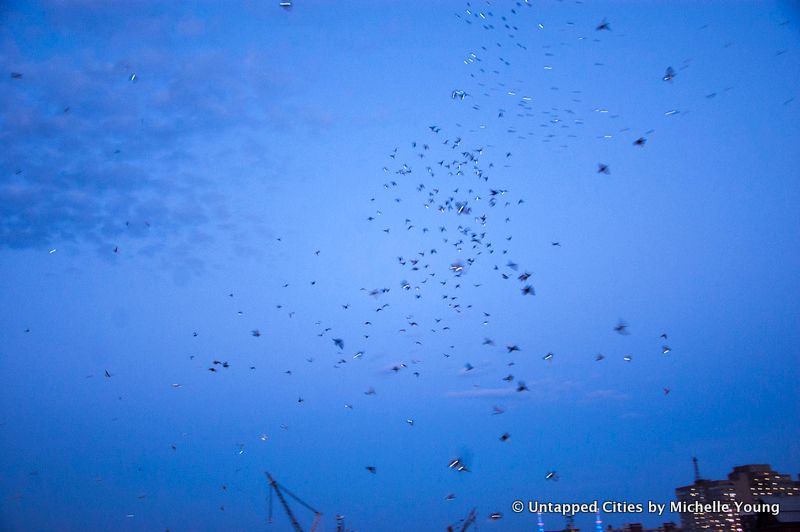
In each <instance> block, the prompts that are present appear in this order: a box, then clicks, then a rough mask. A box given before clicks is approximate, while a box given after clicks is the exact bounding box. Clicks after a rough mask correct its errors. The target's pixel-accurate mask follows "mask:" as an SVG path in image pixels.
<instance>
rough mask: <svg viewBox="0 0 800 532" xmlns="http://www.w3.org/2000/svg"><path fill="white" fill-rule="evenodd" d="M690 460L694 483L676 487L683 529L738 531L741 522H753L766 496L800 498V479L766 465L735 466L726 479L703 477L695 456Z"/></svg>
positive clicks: (709, 531) (691, 531) (715, 531)
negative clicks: (692, 466) (706, 478)
mask: <svg viewBox="0 0 800 532" xmlns="http://www.w3.org/2000/svg"><path fill="white" fill-rule="evenodd" d="M692 460H693V461H694V476H695V480H694V483H693V484H691V485H689V486H683V487H681V488H677V489H675V494H676V495H677V497H678V503H677V511H678V513H679V514H680V516H681V527H682V528H683V530H684V531H686V532H695V531H703V532H712V531H713V532H718V531H719V532H740V531H741V530H742V529H743V525H744V521H747V522H748V523H749V524H750V525H752V524H753V523H755V521H754V520H753V519H752V517H753V516H754V515H755V514H757V513H758V512H759V511H760V510H759V508H760V505H761V504H762V503H763V502H764V499H765V498H777V500H781V499H782V498H783V497H795V496H797V497H800V480H797V481H796V480H792V478H791V477H790V476H789V475H784V474H781V473H777V472H775V471H773V470H772V467H770V466H769V465H767V464H749V465H743V466H737V467H734V468H733V471H732V472H731V473H730V474H729V475H728V479H727V480H705V479H703V478H701V477H700V470H699V468H698V466H697V459H696V458H693V459H692ZM745 528H750V526H748V527H745Z"/></svg>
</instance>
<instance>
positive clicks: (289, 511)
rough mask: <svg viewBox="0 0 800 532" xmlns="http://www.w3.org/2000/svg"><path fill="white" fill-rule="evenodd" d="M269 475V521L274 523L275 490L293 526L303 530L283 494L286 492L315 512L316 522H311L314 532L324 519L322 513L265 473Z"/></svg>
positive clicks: (299, 531)
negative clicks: (273, 496) (273, 494)
mask: <svg viewBox="0 0 800 532" xmlns="http://www.w3.org/2000/svg"><path fill="white" fill-rule="evenodd" d="M265 474H266V475H267V481H268V482H269V487H270V490H269V522H270V523H272V492H273V491H274V492H275V495H277V496H278V500H279V501H280V502H281V505H282V506H283V509H284V510H285V511H286V515H288V516H289V520H290V521H291V522H292V528H294V530H295V532H303V528H302V527H301V526H300V523H298V522H297V518H296V517H295V516H294V514H293V513H292V509H291V508H289V503H288V502H287V501H286V497H284V496H283V494H284V493H286V495H288V496H289V497H291V498H292V499H294V500H295V501H297V502H298V503H300V504H301V505H303V506H304V507H305V508H307V509H309V510H311V511H312V512H314V522H313V523H311V529H310V532H314V531H315V530H316V529H317V526H318V525H319V522H320V520H321V519H322V513H321V512H319V511H317V510H315V509H314V508H312V507H311V506H310V505H309V504H308V503H306V502H305V501H303V500H302V499H301V498H300V497H298V496H297V495H295V494H294V493H292V492H291V491H289V490H288V489H286V487H285V486H281V485H280V484H278V482H277V481H276V480H275V479H274V478H272V475H270V474H269V473H265Z"/></svg>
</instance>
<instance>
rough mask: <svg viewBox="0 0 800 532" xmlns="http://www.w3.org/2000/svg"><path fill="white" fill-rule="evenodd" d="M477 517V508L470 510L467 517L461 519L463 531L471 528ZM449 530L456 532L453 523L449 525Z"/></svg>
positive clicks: (448, 531)
mask: <svg viewBox="0 0 800 532" xmlns="http://www.w3.org/2000/svg"><path fill="white" fill-rule="evenodd" d="M476 517H477V514H476V513H475V508H473V509H472V510H470V512H469V514H467V517H466V518H465V519H463V520H462V521H461V532H465V531H466V530H467V529H468V528H469V525H471V524H472V523H474V522H475V519H476ZM456 526H458V525H456ZM447 532H455V528H454V527H453V525H450V526H448V527H447Z"/></svg>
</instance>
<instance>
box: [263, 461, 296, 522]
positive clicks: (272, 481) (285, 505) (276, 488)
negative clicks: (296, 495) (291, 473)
mask: <svg viewBox="0 0 800 532" xmlns="http://www.w3.org/2000/svg"><path fill="white" fill-rule="evenodd" d="M266 475H267V479H268V480H269V485H270V487H271V488H272V489H273V490H274V491H275V495H277V496H278V500H279V501H281V505H282V506H283V509H284V510H285V511H286V515H288V516H289V520H290V521H291V522H292V527H293V528H294V529H295V532H303V529H302V528H301V527H300V523H298V522H297V518H295V516H294V514H293V513H292V509H291V508H289V503H288V502H286V498H285V497H284V496H283V493H281V488H280V486H279V485H278V483H277V482H276V481H275V479H274V478H272V475H270V474H269V473H267V474H266Z"/></svg>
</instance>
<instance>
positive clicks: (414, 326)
mask: <svg viewBox="0 0 800 532" xmlns="http://www.w3.org/2000/svg"><path fill="white" fill-rule="evenodd" d="M279 6H280V7H281V8H283V9H285V10H290V9H292V8H293V2H291V1H282V2H280V3H279ZM508 6H510V7H507V8H505V9H504V8H501V7H499V6H498V7H493V6H491V5H489V3H488V2H487V6H485V8H476V7H475V6H473V5H472V4H471V3H470V2H468V3H467V4H466V7H465V9H464V10H463V11H462V12H460V13H457V14H456V16H457V17H458V19H459V20H461V21H463V23H465V24H468V25H472V26H476V27H478V28H480V29H482V30H484V31H485V32H487V33H486V35H487V36H489V38H490V39H492V40H494V41H495V42H494V45H488V44H487V45H486V46H482V47H480V48H479V49H478V50H476V51H472V52H469V53H468V55H467V56H466V58H465V59H464V64H465V65H466V67H467V69H468V72H469V78H470V81H469V82H468V85H469V86H467V87H458V88H453V89H452V91H451V92H450V94H449V100H450V101H449V103H451V104H452V105H457V106H461V107H462V109H463V112H464V116H465V119H464V121H467V120H469V119H470V118H471V117H477V119H478V123H477V124H476V127H474V128H472V129H469V128H465V127H464V126H462V125H461V124H455V125H447V126H446V125H439V124H430V125H429V126H428V127H427V128H426V130H425V131H423V132H420V137H419V139H416V140H408V141H405V142H404V143H402V145H400V144H399V145H398V146H396V147H393V148H391V149H389V150H387V152H386V154H385V162H384V164H383V165H382V167H381V168H380V169H376V170H379V173H380V175H381V176H382V183H381V186H380V189H379V190H377V191H376V192H375V195H374V196H373V197H371V198H370V199H369V201H368V205H366V206H365V213H364V220H365V221H366V222H367V224H369V227H370V228H371V229H372V231H373V232H374V233H375V234H376V235H378V236H379V237H380V238H387V239H396V240H397V241H398V242H399V243H401V245H405V243H408V242H411V243H413V244H411V245H412V246H413V247H409V248H407V250H406V252H405V253H403V254H402V255H400V256H397V257H396V258H395V259H394V263H395V264H394V265H395V266H396V267H399V268H400V269H401V270H402V271H403V275H402V277H398V278H396V279H395V280H393V281H392V282H391V285H390V286H384V287H377V288H367V287H364V288H361V290H360V291H361V295H360V297H363V298H366V300H367V301H370V302H374V304H373V305H372V312H371V315H369V316H366V317H365V316H362V317H360V318H359V319H357V325H355V326H354V327H353V328H351V329H348V330H342V331H338V330H337V331H334V329H333V328H332V327H330V326H325V325H324V324H323V323H322V322H321V321H316V322H315V323H314V325H315V327H317V328H318V329H317V330H318V332H317V335H318V336H319V337H323V338H324V337H327V338H329V339H330V343H329V344H328V345H329V346H330V349H331V352H332V353H333V354H334V355H335V357H336V362H335V363H334V367H335V368H344V367H346V365H347V364H354V363H359V361H360V360H363V359H365V358H369V355H368V354H367V350H366V348H365V347H363V346H364V345H366V344H367V342H368V341H369V340H370V338H371V336H373V333H372V331H373V330H375V329H376V327H375V325H376V324H377V323H378V322H379V320H392V319H395V318H394V315H393V316H392V317H386V318H384V316H386V315H387V314H389V313H388V312H387V310H388V309H389V308H390V305H391V303H389V302H387V301H383V300H382V298H385V297H386V295H387V294H388V293H390V292H399V293H400V294H402V296H401V297H402V298H404V299H403V301H404V304H405V305H407V307H408V308H411V306H412V304H413V303H414V302H415V301H417V300H424V304H425V305H426V307H425V312H424V313H425V314H428V315H431V316H434V315H435V316H436V317H434V318H430V319H429V318H421V317H418V316H415V315H414V314H412V313H409V312H403V317H402V321H401V322H400V323H399V324H395V323H392V325H396V327H393V328H392V330H396V332H397V334H399V335H400V337H401V339H402V340H401V341H408V342H413V343H412V344H410V347H412V348H414V349H416V350H417V351H423V352H424V351H425V349H426V346H425V343H424V342H425V338H426V335H428V334H430V335H434V334H438V333H444V332H447V331H449V330H450V328H451V324H452V322H453V320H469V321H470V323H472V320H475V319H476V317H477V324H483V325H485V324H488V323H489V320H490V319H491V318H492V315H491V313H489V312H486V311H484V310H481V309H479V308H476V307H477V306H479V305H480V302H481V301H485V298H488V297H489V296H490V295H492V294H493V293H494V292H492V294H489V293H488V292H490V291H491V290H490V289H489V288H487V287H486V286H485V284H486V279H487V277H485V276H484V277H480V276H471V275H469V272H470V271H471V270H473V269H476V268H478V269H480V270H481V271H482V272H489V275H491V276H495V278H496V279H498V280H500V281H502V282H506V281H507V282H508V283H507V284H508V285H510V286H512V287H513V288H509V289H508V292H507V294H505V293H502V294H499V297H501V298H504V297H522V298H526V300H529V301H531V302H533V301H535V298H536V284H535V282H534V274H533V273H532V268H530V267H524V266H522V265H520V264H519V263H518V262H517V261H516V260H514V258H513V255H514V250H513V248H512V244H511V242H512V236H513V235H511V234H509V233H510V232H509V231H508V230H507V228H508V227H510V222H511V220H512V217H514V216H515V215H516V213H518V212H520V210H523V209H524V208H525V207H524V204H525V200H524V198H522V197H519V196H516V195H515V194H514V193H513V192H512V186H511V184H508V183H502V182H500V181H503V177H502V176H503V170H504V169H506V168H510V167H511V164H512V162H513V161H514V157H515V154H514V152H513V151H512V150H506V149H498V148H497V147H496V146H493V145H491V144H490V143H484V142H482V137H481V134H482V132H483V131H484V129H485V127H486V125H487V124H491V125H492V126H493V127H495V128H496V129H502V130H504V131H505V133H507V134H508V135H510V137H511V138H512V139H515V140H518V141H530V140H531V139H534V138H535V139H538V140H540V141H541V142H543V143H559V142H560V144H559V146H560V147H566V146H567V145H568V144H567V143H568V142H569V141H570V140H571V139H572V138H574V137H575V134H574V133H572V131H573V129H575V128H579V127H580V126H581V125H582V123H583V121H582V119H581V118H580V111H579V109H582V108H583V107H584V105H583V102H582V100H581V91H579V90H575V91H572V92H571V93H570V96H569V98H570V101H571V102H572V104H573V106H572V107H563V108H555V107H550V108H549V109H540V108H538V107H535V106H534V104H533V98H532V97H531V96H528V95H527V94H525V92H524V91H523V90H522V89H521V88H520V87H519V84H520V83H518V82H515V84H511V83H509V82H508V81H507V79H508V77H509V75H510V72H511V67H512V64H511V60H510V57H511V56H512V55H513V54H519V53H532V52H529V47H531V46H530V45H529V43H526V42H525V40H526V39H529V38H531V31H530V28H531V27H532V19H530V18H527V19H526V18H525V16H526V14H525V11H526V10H528V9H530V8H532V2H530V1H528V0H524V1H517V2H515V3H513V4H512V3H509V4H508ZM501 11H502V12H501ZM567 24H568V26H572V25H573V24H572V23H567ZM538 26H539V27H540V28H541V27H542V25H541V24H539V25H538ZM533 27H536V24H534V25H533ZM587 30H588V31H591V32H594V34H595V35H596V38H601V37H602V36H603V35H604V34H608V33H610V32H612V26H611V22H610V21H608V20H607V19H605V18H604V19H602V20H600V21H599V22H597V23H596V25H595V26H594V28H587ZM544 49H545V50H546V51H545V53H544V57H545V61H546V62H547V64H546V65H545V66H544V69H545V70H547V69H548V68H552V65H551V63H552V62H555V61H556V60H557V59H556V54H555V52H554V51H553V50H552V49H550V48H549V47H547V46H545V47H544ZM656 75H658V74H656ZM677 76H678V73H677V72H676V70H675V69H674V68H673V67H671V66H667V67H666V68H665V69H664V70H663V74H660V77H661V80H662V81H663V82H664V83H673V82H674V80H675V79H676V77H677ZM11 77H12V78H13V79H15V80H21V79H22V77H23V75H22V73H19V72H12V73H11ZM129 80H130V81H131V82H136V81H137V76H136V74H131V75H130V77H129ZM555 89H557V88H555ZM714 94H715V93H714ZM447 96H448V95H443V99H445V98H447ZM500 98H503V100H502V102H501V103H500V104H498V103H497V101H498V100H499V99H500ZM509 102H511V104H510V105H509ZM512 106H513V107H512ZM594 111H597V112H607V111H605V110H594ZM470 112H474V113H476V114H472V115H469V116H467V115H468V113H470ZM677 112H678V111H677V110H672V111H669V112H668V113H673V114H674V113H677ZM539 115H544V121H543V122H541V123H539V124H538V125H539V126H540V130H539V131H538V132H536V131H527V132H526V131H521V130H520V129H518V126H517V125H516V124H517V123H519V122H525V121H527V123H529V124H533V123H534V121H535V120H536V119H537V118H541V117H540V116H539ZM512 117H515V118H518V119H520V120H518V121H514V122H512V121H511V120H510V118H512ZM543 130H544V133H542V131H543ZM628 132H629V130H628V129H625V130H622V131H621V133H628ZM652 133H653V130H652V129H650V130H647V131H645V132H643V133H642V134H632V135H631V136H630V137H629V142H630V144H629V146H631V148H630V149H637V150H638V149H646V148H645V147H646V145H647V142H648V138H649V136H650V135H651V134H652ZM592 172H593V173H597V174H601V175H610V174H611V166H610V164H609V163H608V162H605V161H599V162H597V167H596V169H592ZM512 184H513V183H512ZM397 213H401V215H400V217H399V218H397V217H396V215H397ZM126 224H127V222H126ZM148 226H149V223H148ZM397 235H400V236H397ZM277 240H278V242H281V241H282V239H281V238H278V239H277ZM549 244H550V246H549V248H551V249H553V251H554V252H555V251H556V250H557V248H561V246H562V243H561V242H560V241H558V240H552V241H550V243H549ZM564 245H568V243H567V242H565V243H564ZM53 252H55V249H53V250H51V251H50V253H53ZM112 252H113V253H115V254H117V253H119V252H120V248H119V246H114V247H113V250H112ZM321 254H324V250H323V249H318V250H315V251H314V252H313V255H314V256H315V257H319V256H320V255H321ZM445 257H459V258H458V259H457V260H448V259H447V258H445ZM312 260H313V259H312ZM476 280H481V281H484V282H475V281H476ZM309 283H310V285H311V286H314V285H316V280H311V281H309ZM289 286H290V283H288V282H287V283H285V284H283V288H288V287H289ZM228 296H229V297H233V294H228ZM353 296H354V297H355V294H353ZM393 301H396V299H395V300H393ZM395 304H396V303H395ZM276 308H277V310H279V311H283V312H286V313H287V315H288V317H289V318H291V317H293V316H294V311H290V310H288V309H285V308H284V306H283V305H282V304H279V305H276ZM403 310H404V311H405V310H407V309H405V308H404V309H403ZM341 311H342V312H349V313H350V314H351V315H352V314H354V311H353V310H352V309H351V305H350V303H348V302H343V303H341ZM609 329H610V332H613V333H616V334H618V335H621V336H627V335H629V334H630V332H629V326H628V324H627V323H626V322H625V321H623V320H619V321H618V322H617V323H616V325H613V322H611V323H610V324H609ZM25 332H30V329H26V331H25ZM412 332H413V334H411V333H412ZM250 334H251V335H252V337H255V338H260V337H261V336H262V332H261V330H260V329H257V328H256V329H252V330H251V332H250ZM192 335H193V336H194V337H198V336H199V333H198V332H197V331H194V332H192ZM373 340H374V339H373ZM395 341H396V340H395V339H391V340H390V342H395ZM653 341H654V345H655V346H658V345H659V344H660V353H661V354H663V355H665V356H666V355H669V354H670V353H671V352H672V348H671V347H670V346H669V345H668V343H667V341H668V335H667V333H663V334H661V336H660V338H658V339H655V338H654V339H653ZM353 345H356V346H357V347H356V348H353V347H352V346H353ZM469 347H470V348H471V349H473V350H474V349H492V348H497V349H498V351H500V352H501V353H503V354H504V355H506V356H507V357H514V356H517V354H518V353H522V352H523V347H521V346H520V345H518V344H516V343H511V342H505V343H503V344H501V346H500V347H497V345H496V343H495V340H494V339H492V338H488V337H486V338H484V340H483V341H482V342H481V344H480V345H476V346H469ZM456 351H457V350H456V346H455V345H449V349H447V350H446V351H445V352H443V353H441V355H439V354H436V355H435V356H443V357H444V358H445V359H452V360H453V362H454V363H455V366H454V367H453V373H454V374H469V373H470V372H474V370H475V369H476V368H475V366H474V365H473V364H471V363H470V361H468V360H458V358H459V355H457V354H456ZM525 354H527V353H525ZM423 356H427V355H423ZM190 358H191V359H194V358H195V356H194V355H192V356H190ZM541 359H542V360H543V361H545V362H548V363H551V362H554V361H555V363H557V361H558V356H557V354H555V353H553V352H550V351H548V352H546V353H544V354H542V355H541ZM593 359H594V362H595V363H602V362H603V361H604V360H605V359H606V356H605V355H603V354H600V353H598V354H596V355H593ZM622 359H623V360H624V361H625V362H627V363H633V359H634V357H633V355H632V354H629V353H626V354H624V355H622ZM306 362H307V363H309V364H311V363H314V358H313V357H309V358H306ZM422 362H423V360H421V359H410V360H405V361H402V362H397V363H393V364H391V365H390V367H388V368H387V371H388V372H391V373H390V374H399V373H401V372H404V373H406V372H407V373H409V374H411V375H412V376H413V377H415V378H419V377H420V376H421V375H422V370H421V369H420V367H421V364H422ZM231 365H232V364H231V363H229V361H227V360H219V359H212V360H210V361H209V362H208V364H207V371H208V372H211V373H214V374H221V373H224V372H225V371H226V370H228V369H229V368H230V367H231ZM515 365H516V364H515V361H514V360H513V359H508V361H507V367H509V368H512V367H514V366H515ZM249 368H250V370H255V369H256V366H255V365H250V366H249ZM285 373H286V374H287V375H291V374H292V369H287V370H286V371H285ZM104 376H105V378H106V379H112V378H114V374H113V373H111V372H110V371H109V370H108V369H106V370H105V372H104ZM523 377H524V376H519V375H515V374H514V373H512V372H511V370H509V373H508V374H507V375H505V376H503V377H502V378H501V379H500V382H501V383H502V384H498V385H500V386H506V387H507V388H508V390H509V391H510V392H511V393H514V394H525V393H527V392H529V391H530V388H529V387H528V385H527V384H526V381H525V379H524V378H523ZM171 386H172V387H173V388H180V387H181V386H182V385H181V384H180V383H173V384H171ZM475 386H478V385H475ZM670 392H671V390H670V388H668V387H666V386H665V387H663V394H664V395H665V396H666V395H668V394H670ZM363 394H364V396H375V395H376V394H377V392H376V390H375V388H374V387H372V386H365V388H364V391H363ZM304 402H305V399H304V398H303V397H302V396H299V397H298V398H297V403H298V404H302V403H304ZM344 407H345V408H347V409H353V408H354V405H353V403H346V404H345V405H344ZM504 413H505V408H503V407H502V406H500V405H494V406H493V407H492V409H491V411H490V412H488V413H487V414H489V415H493V416H499V415H502V414H504ZM405 422H406V423H407V424H408V425H409V426H412V427H413V426H414V425H415V420H414V419H413V418H408V419H406V420H405ZM281 428H284V429H286V428H287V427H286V426H285V425H281ZM268 438H269V436H268V435H267V434H262V435H261V439H262V440H265V441H266V440H267V439H268ZM510 438H511V435H510V433H509V432H505V431H504V432H502V433H501V434H499V435H498V439H499V441H500V442H506V441H508V440H509V439H510ZM172 449H173V450H176V446H175V445H174V444H173V445H172ZM240 452H242V448H241V444H240ZM468 462H469V461H468V460H465V458H464V457H463V456H449V457H447V456H445V457H442V467H443V468H448V469H450V470H452V471H453V472H454V474H462V473H463V474H468V473H471V469H470V466H469V465H468ZM363 467H364V471H366V473H368V474H372V475H377V474H379V471H378V467H377V466H376V465H375V464H373V463H365V464H364V465H363ZM541 479H542V480H543V481H558V480H559V474H558V472H557V471H556V469H551V470H546V471H542V472H541ZM223 489H227V487H226V486H223ZM443 498H444V499H445V500H446V501H451V500H453V499H455V498H456V494H455V493H453V492H450V493H447V494H446V495H444V497H443ZM220 509H221V510H224V507H220ZM487 518H488V519H490V520H499V519H502V518H503V514H502V512H499V511H494V512H491V513H489V514H488V517H487ZM464 525H465V521H464V520H462V521H461V522H459V523H457V524H454V525H451V526H452V527H458V526H462V527H463V526H464Z"/></svg>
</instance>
